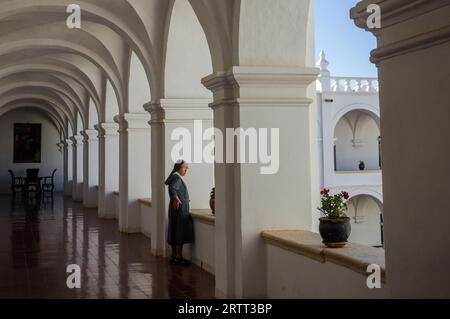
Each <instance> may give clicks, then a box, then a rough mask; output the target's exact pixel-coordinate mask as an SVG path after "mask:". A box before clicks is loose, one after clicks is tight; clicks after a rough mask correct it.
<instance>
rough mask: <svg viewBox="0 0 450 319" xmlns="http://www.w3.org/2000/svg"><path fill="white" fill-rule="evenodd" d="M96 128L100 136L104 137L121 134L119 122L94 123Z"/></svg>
mask: <svg viewBox="0 0 450 319" xmlns="http://www.w3.org/2000/svg"><path fill="white" fill-rule="evenodd" d="M94 127H95V129H96V130H97V132H98V137H99V138H104V137H106V136H117V135H119V124H117V123H111V122H105V123H99V124H97V125H94Z"/></svg>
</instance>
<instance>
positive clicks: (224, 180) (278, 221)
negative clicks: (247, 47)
mask: <svg viewBox="0 0 450 319" xmlns="http://www.w3.org/2000/svg"><path fill="white" fill-rule="evenodd" d="M317 74H318V69H315V68H300V67H298V68H296V67H292V68H282V67H233V68H232V69H230V70H229V71H228V72H223V73H218V74H213V75H211V76H208V77H206V78H204V79H203V84H204V85H205V86H206V87H207V88H208V89H210V90H211V91H212V92H213V93H214V102H213V103H212V104H211V108H212V109H213V110H214V127H216V128H219V129H220V130H221V131H222V132H223V135H224V146H225V145H226V143H230V142H231V141H232V139H231V136H230V137H227V136H226V134H225V132H226V129H227V128H242V129H244V130H247V129H251V128H255V129H257V130H259V129H267V131H268V132H267V142H266V141H264V140H261V138H263V137H264V136H263V135H264V134H261V132H262V131H258V134H257V136H258V141H259V142H260V143H259V145H258V143H257V142H256V147H257V148H258V151H261V145H262V146H264V147H267V148H268V149H269V150H270V149H272V154H275V153H276V151H275V150H276V149H278V150H279V160H278V161H277V159H276V158H275V159H274V167H273V168H274V171H273V172H272V173H273V174H266V175H263V174H262V172H261V170H260V169H261V167H266V166H268V165H266V164H262V163H261V158H259V161H258V162H259V163H258V164H241V163H236V161H237V159H236V155H235V156H234V157H233V156H231V154H229V152H228V150H226V149H224V150H223V153H224V156H223V157H222V159H223V158H226V157H228V156H231V159H232V160H233V159H234V161H235V163H226V164H225V163H218V161H220V160H221V158H218V156H216V159H215V160H216V164H215V181H216V185H215V186H216V223H215V236H216V249H215V251H216V269H215V270H216V273H215V274H216V296H217V297H237V298H241V297H244V298H253V297H255V298H259V297H265V296H266V268H265V265H266V260H265V245H264V242H263V240H262V239H261V231H263V230H265V229H270V228H288V229H292V228H301V229H307V230H310V229H311V227H312V216H313V214H314V212H315V208H316V207H317V206H315V205H316V202H315V201H314V198H315V197H317V198H318V196H316V195H315V194H316V191H318V189H317V190H316V189H315V186H316V179H318V163H317V162H316V161H314V160H312V159H313V158H314V156H313V154H312V153H313V152H312V151H311V148H312V146H311V145H312V143H314V142H317V137H316V136H312V134H313V133H311V131H312V130H310V125H312V124H311V123H313V122H314V121H316V119H315V118H312V117H313V116H312V115H311V114H312V113H315V112H312V111H311V109H310V108H311V106H310V105H311V103H312V102H313V100H312V98H311V97H310V91H309V92H308V89H309V88H310V86H311V84H313V83H315V80H316V79H317ZM313 85H314V84H313ZM271 129H279V140H278V139H277V138H276V137H277V136H276V134H275V135H274V134H273V133H274V132H271ZM272 138H274V141H273V143H272V142H271V139H272ZM247 141H248V139H247ZM271 144H272V145H271ZM224 148H225V147H224ZM234 149H235V150H236V149H239V147H236V146H235V147H234ZM245 150H246V152H247V153H248V150H249V147H248V145H247V146H246V147H245ZM217 151H218V150H217V149H216V155H217V154H218V153H217ZM235 153H236V152H235ZM263 153H266V152H264V151H263ZM268 153H269V154H270V151H269V152H268ZM247 158H248V156H247ZM276 162H278V163H276ZM314 216H315V215H314ZM316 217H318V216H316Z"/></svg>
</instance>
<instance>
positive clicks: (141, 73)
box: [128, 52, 151, 113]
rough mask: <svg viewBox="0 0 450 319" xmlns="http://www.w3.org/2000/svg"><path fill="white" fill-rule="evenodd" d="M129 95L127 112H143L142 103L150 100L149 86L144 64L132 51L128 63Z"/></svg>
mask: <svg viewBox="0 0 450 319" xmlns="http://www.w3.org/2000/svg"><path fill="white" fill-rule="evenodd" d="M129 95H130V98H129V105H128V109H129V112H130V113H144V104H145V103H148V102H149V101H150V100H151V94H150V87H149V84H148V79H147V75H146V73H145V69H144V66H143V65H142V63H141V61H140V60H139V58H138V56H137V55H136V54H135V53H134V52H133V53H132V55H131V63H130V81H129Z"/></svg>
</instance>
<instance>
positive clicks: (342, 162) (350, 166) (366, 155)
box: [328, 111, 380, 171]
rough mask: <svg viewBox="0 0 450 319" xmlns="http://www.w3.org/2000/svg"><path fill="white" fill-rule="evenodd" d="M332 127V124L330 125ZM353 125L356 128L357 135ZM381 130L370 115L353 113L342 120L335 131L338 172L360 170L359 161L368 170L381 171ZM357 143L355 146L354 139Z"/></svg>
mask: <svg viewBox="0 0 450 319" xmlns="http://www.w3.org/2000/svg"><path fill="white" fill-rule="evenodd" d="M328 125H331V123H328ZM351 125H352V126H354V127H353V129H355V132H356V133H355V135H354V134H353V132H352V128H351ZM378 136H380V133H379V129H378V126H377V124H376V123H375V121H374V120H373V119H372V118H371V117H370V116H368V115H366V114H364V113H362V112H357V111H353V112H351V113H350V114H347V115H346V116H345V117H343V118H341V120H340V121H339V122H338V124H337V126H336V130H335V134H334V137H335V139H336V142H335V143H336V169H337V170H338V171H340V170H343V171H353V170H358V169H359V168H358V165H359V161H360V160H361V161H364V163H365V165H366V169H379V165H378V164H379V160H378V154H379V152H378ZM354 138H355V139H356V140H357V143H356V144H355V145H354V144H353V139H354Z"/></svg>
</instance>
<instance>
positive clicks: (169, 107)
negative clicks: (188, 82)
mask: <svg viewBox="0 0 450 319" xmlns="http://www.w3.org/2000/svg"><path fill="white" fill-rule="evenodd" d="M212 102H213V100H212V99H210V98H209V99H208V98H177V99H161V100H160V101H159V102H151V103H148V104H146V105H145V106H144V107H145V109H146V111H147V112H149V113H150V115H151V121H150V124H156V123H163V122H185V121H194V120H205V121H212V113H211V110H210V109H209V108H208V106H209V105H210V104H211V103H212Z"/></svg>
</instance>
